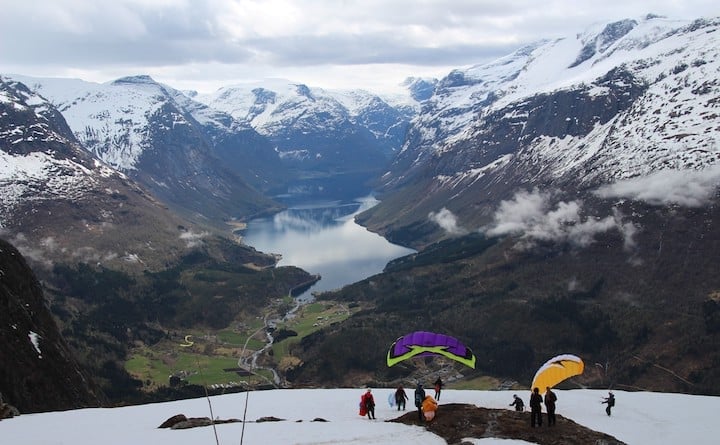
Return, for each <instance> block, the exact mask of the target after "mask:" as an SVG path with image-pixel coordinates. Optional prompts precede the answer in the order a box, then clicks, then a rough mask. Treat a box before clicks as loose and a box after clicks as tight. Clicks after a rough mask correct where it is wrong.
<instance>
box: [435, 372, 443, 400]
mask: <svg viewBox="0 0 720 445" xmlns="http://www.w3.org/2000/svg"><path fill="white" fill-rule="evenodd" d="M434 384H435V400H440V391H442V387H443V381H442V379H441V378H440V377H438V378H437V380H435V383H434Z"/></svg>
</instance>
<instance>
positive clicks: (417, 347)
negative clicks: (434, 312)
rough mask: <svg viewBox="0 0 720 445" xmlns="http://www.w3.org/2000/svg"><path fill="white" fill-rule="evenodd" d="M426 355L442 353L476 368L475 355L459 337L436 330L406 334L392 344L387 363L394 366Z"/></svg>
mask: <svg viewBox="0 0 720 445" xmlns="http://www.w3.org/2000/svg"><path fill="white" fill-rule="evenodd" d="M425 355H442V356H444V357H447V358H449V359H452V360H455V361H458V362H460V363H462V364H464V365H466V366H469V367H471V368H475V355H474V354H473V353H472V351H471V350H470V348H468V347H466V346H465V345H463V344H462V343H461V342H460V341H459V340H458V339H456V338H454V337H451V336H449V335H444V334H437V333H435V332H427V331H417V332H413V333H410V334H407V335H404V336H402V337H400V338H398V339H397V340H395V342H393V344H392V345H391V346H390V350H389V351H388V355H387V365H388V366H393V365H395V364H397V363H399V362H401V361H403V360H405V359H408V358H410V357H416V356H425Z"/></svg>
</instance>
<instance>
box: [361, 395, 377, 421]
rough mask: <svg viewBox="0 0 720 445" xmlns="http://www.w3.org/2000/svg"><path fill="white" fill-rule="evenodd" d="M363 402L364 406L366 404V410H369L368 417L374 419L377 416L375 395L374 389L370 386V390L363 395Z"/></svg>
mask: <svg viewBox="0 0 720 445" xmlns="http://www.w3.org/2000/svg"><path fill="white" fill-rule="evenodd" d="M362 403H363V406H365V410H366V411H367V416H368V419H374V418H375V398H374V397H373V395H372V390H371V389H370V388H368V390H367V391H366V392H365V394H364V395H363V397H362Z"/></svg>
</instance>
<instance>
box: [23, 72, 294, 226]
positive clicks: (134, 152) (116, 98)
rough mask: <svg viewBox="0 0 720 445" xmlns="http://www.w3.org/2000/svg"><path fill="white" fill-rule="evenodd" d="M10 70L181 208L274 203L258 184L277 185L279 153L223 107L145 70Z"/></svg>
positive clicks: (75, 128) (92, 146)
mask: <svg viewBox="0 0 720 445" xmlns="http://www.w3.org/2000/svg"><path fill="white" fill-rule="evenodd" d="M12 78H13V79H14V80H16V81H20V82H23V83H24V84H26V85H27V86H28V87H29V88H30V89H31V90H32V91H33V92H35V93H37V94H40V95H42V96H43V97H45V98H47V99H48V100H49V101H50V102H51V103H52V104H53V105H54V106H55V107H57V109H58V110H59V111H60V112H61V113H62V115H63V117H64V118H65V120H66V121H67V123H68V125H69V126H70V128H71V129H72V133H73V134H74V135H75V137H76V138H77V139H78V140H79V141H80V143H81V144H82V145H83V146H84V147H85V148H86V149H87V150H89V151H90V152H92V153H93V154H95V155H96V156H97V157H98V158H100V159H101V160H103V161H104V162H105V163H107V164H108V165H110V166H111V167H113V168H115V169H117V170H119V171H122V172H124V173H125V174H127V175H128V176H129V177H130V178H132V179H134V180H136V181H138V182H139V183H141V184H142V185H143V186H145V187H146V188H147V189H149V190H151V191H152V192H153V193H154V194H155V195H156V196H157V197H159V198H160V199H161V200H162V201H164V202H165V203H167V204H169V205H171V206H172V207H173V208H175V209H176V210H178V211H180V212H182V213H184V214H187V215H191V216H192V215H200V218H209V219H210V220H213V219H220V220H222V219H229V218H233V217H247V216H251V215H253V214H257V213H261V212H264V211H266V210H268V209H271V208H276V205H275V204H273V203H272V202H271V201H270V200H269V199H267V198H265V197H264V196H263V195H262V194H261V193H260V192H259V191H258V190H268V189H270V188H272V187H276V186H278V184H277V183H278V182H279V181H280V180H279V178H282V177H283V173H284V169H283V167H282V165H281V164H280V160H279V158H278V156H277V155H276V154H275V153H274V152H273V151H272V148H271V146H270V145H269V143H268V142H267V141H266V140H265V139H264V138H263V137H261V136H260V135H258V134H257V133H256V132H255V131H254V130H252V129H251V128H249V127H243V126H242V125H241V124H240V123H239V122H237V121H235V120H234V119H233V118H232V117H230V116H229V115H227V114H225V113H222V112H219V111H217V110H212V109H210V108H208V107H207V106H205V105H203V104H200V103H198V102H195V101H193V100H191V99H190V98H189V97H187V96H186V95H184V94H183V93H181V92H180V91H177V90H174V89H172V88H170V87H168V86H165V85H162V84H160V83H157V82H155V81H154V80H152V79H151V78H150V77H148V76H134V77H126V78H121V79H117V80H115V81H113V82H109V83H105V84H97V83H92V82H85V81H82V80H74V79H52V78H43V79H41V78H29V77H24V76H13V77H12ZM209 196H212V197H213V199H207V198H208V197H209Z"/></svg>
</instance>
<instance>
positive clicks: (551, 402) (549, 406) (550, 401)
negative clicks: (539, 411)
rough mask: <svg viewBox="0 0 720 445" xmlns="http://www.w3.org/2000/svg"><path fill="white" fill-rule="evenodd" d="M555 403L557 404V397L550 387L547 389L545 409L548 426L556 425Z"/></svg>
mask: <svg viewBox="0 0 720 445" xmlns="http://www.w3.org/2000/svg"><path fill="white" fill-rule="evenodd" d="M555 402H557V396H556V395H555V393H554V392H552V391H551V390H550V387H549V386H548V387H546V388H545V409H546V410H547V418H548V426H553V425H555Z"/></svg>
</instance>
